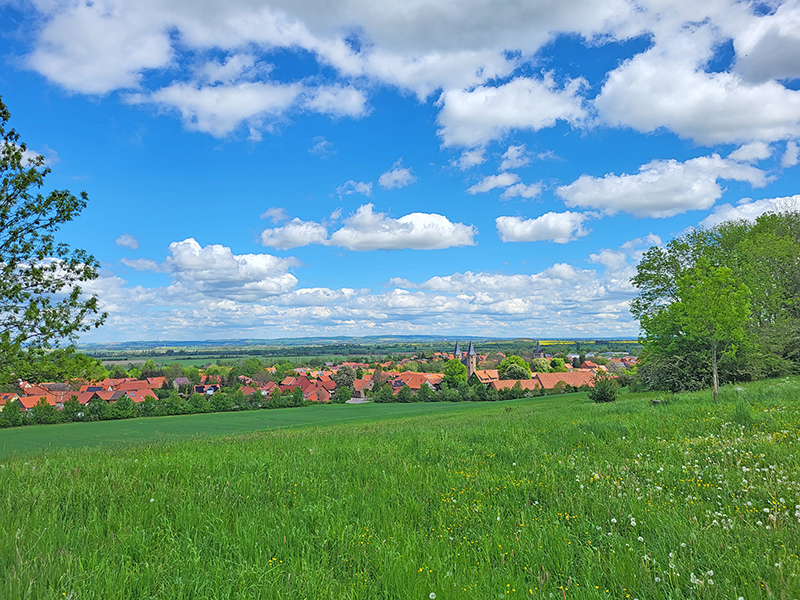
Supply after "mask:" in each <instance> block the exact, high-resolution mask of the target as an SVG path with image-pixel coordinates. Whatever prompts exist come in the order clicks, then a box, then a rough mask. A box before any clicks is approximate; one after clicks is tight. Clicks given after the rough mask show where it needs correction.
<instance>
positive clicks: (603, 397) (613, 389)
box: [588, 372, 619, 403]
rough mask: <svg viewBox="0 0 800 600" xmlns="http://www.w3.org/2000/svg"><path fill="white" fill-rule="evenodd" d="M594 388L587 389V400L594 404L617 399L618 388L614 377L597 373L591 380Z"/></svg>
mask: <svg viewBox="0 0 800 600" xmlns="http://www.w3.org/2000/svg"><path fill="white" fill-rule="evenodd" d="M592 382H593V383H594V387H592V388H589V392H588V396H589V399H590V400H592V401H594V402H598V403H601V402H613V401H614V400H616V399H617V393H618V392H619V386H618V385H617V382H616V380H615V378H614V377H611V376H610V375H606V374H603V373H602V372H598V373H597V374H596V375H595V376H594V377H593V378H592Z"/></svg>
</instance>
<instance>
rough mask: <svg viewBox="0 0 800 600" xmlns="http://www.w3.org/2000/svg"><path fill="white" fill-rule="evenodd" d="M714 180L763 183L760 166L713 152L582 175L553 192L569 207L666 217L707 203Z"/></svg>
mask: <svg viewBox="0 0 800 600" xmlns="http://www.w3.org/2000/svg"><path fill="white" fill-rule="evenodd" d="M718 179H730V180H736V181H746V182H748V183H750V184H751V185H752V186H754V187H759V186H763V185H766V183H767V176H766V174H765V173H764V171H761V170H760V169H757V168H756V167H753V166H751V165H748V164H743V163H739V162H736V161H734V160H731V159H730V158H721V157H720V156H719V155H717V154H712V155H711V156H701V157H698V158H693V159H691V160H687V161H686V162H678V161H676V160H653V161H651V162H649V163H648V164H646V165H642V166H641V167H639V172H638V173H635V174H632V175H628V174H626V173H623V174H622V175H614V174H608V175H605V176H604V177H592V176H590V175H581V176H580V177H579V178H578V179H577V180H576V181H574V182H573V183H571V184H569V185H565V186H561V187H559V188H558V189H557V190H556V193H557V194H558V195H559V196H561V197H562V198H564V200H565V202H566V204H567V206H571V207H576V206H580V207H583V208H596V209H599V210H602V211H603V212H605V213H606V214H608V215H615V214H617V213H618V212H627V213H630V214H632V215H635V216H637V217H653V218H664V217H671V216H674V215H677V214H681V213H684V212H686V211H688V210H703V209H706V208H709V207H711V206H712V205H713V204H714V202H716V201H717V200H718V199H719V198H720V197H721V196H722V188H721V187H720V185H719V184H718V183H717V180H718Z"/></svg>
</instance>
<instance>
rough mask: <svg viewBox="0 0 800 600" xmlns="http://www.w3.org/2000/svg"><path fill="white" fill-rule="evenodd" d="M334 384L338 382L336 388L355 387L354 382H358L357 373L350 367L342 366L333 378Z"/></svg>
mask: <svg viewBox="0 0 800 600" xmlns="http://www.w3.org/2000/svg"><path fill="white" fill-rule="evenodd" d="M331 379H333V381H334V382H336V387H337V388H341V387H348V388H352V387H353V382H354V381H355V380H356V371H355V369H353V367H351V366H350V365H342V366H341V367H339V368H338V369H337V371H336V373H334V374H333V375H332V376H331Z"/></svg>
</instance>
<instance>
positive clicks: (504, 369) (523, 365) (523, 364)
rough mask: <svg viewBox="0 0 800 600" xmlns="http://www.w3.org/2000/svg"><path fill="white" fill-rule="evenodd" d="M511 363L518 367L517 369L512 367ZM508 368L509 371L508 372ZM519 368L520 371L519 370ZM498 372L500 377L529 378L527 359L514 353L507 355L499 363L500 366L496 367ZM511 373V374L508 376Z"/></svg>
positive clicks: (529, 370) (529, 371) (529, 369)
mask: <svg viewBox="0 0 800 600" xmlns="http://www.w3.org/2000/svg"><path fill="white" fill-rule="evenodd" d="M512 365H513V366H516V367H519V369H512ZM509 369H510V370H511V373H509ZM520 369H521V371H520ZM497 370H498V374H499V376H500V379H530V378H531V368H530V367H529V366H528V363H527V361H526V360H525V359H524V358H522V357H520V356H515V355H513V354H512V355H509V356H507V357H506V358H505V359H503V362H501V363H500V366H498V367H497ZM510 375H511V376H510Z"/></svg>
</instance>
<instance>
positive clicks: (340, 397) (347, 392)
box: [335, 385, 353, 404]
mask: <svg viewBox="0 0 800 600" xmlns="http://www.w3.org/2000/svg"><path fill="white" fill-rule="evenodd" d="M352 397H353V390H352V388H350V387H349V386H346V385H345V386H342V387H340V388H338V389H337V390H336V395H335V398H336V402H338V403H339V404H344V403H345V402H347V401H348V400H350V398H352Z"/></svg>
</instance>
